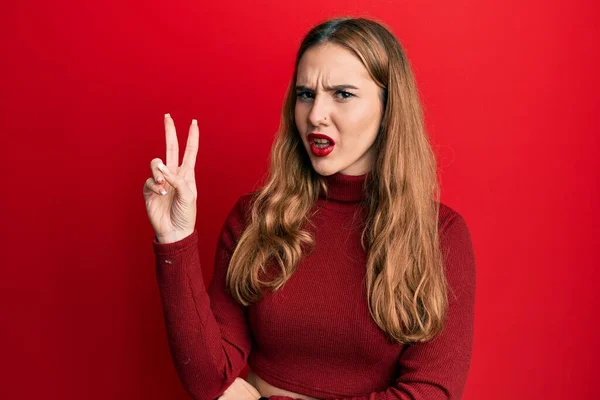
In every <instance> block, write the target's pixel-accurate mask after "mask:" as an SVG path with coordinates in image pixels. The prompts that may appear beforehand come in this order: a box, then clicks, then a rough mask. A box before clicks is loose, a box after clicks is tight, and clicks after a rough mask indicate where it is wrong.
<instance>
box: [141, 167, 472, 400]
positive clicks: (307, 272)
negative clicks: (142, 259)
mask: <svg viewBox="0 0 600 400" xmlns="http://www.w3.org/2000/svg"><path fill="white" fill-rule="evenodd" d="M368 177H370V174H365V175H360V176H349V175H343V174H341V173H336V174H334V175H331V176H328V177H326V179H327V185H328V188H329V193H328V196H327V197H326V196H325V195H324V194H322V195H321V196H320V198H319V199H318V201H317V203H316V204H315V207H316V208H315V210H316V212H315V214H314V215H312V216H311V218H310V223H309V224H306V226H304V227H303V229H305V230H308V231H309V232H311V234H312V235H313V236H314V238H315V241H316V247H315V249H314V251H313V252H312V253H310V254H303V257H302V260H301V261H300V263H299V265H298V268H297V270H296V271H295V272H294V274H293V275H292V276H291V278H290V279H289V280H288V281H287V282H286V284H285V285H284V287H283V288H281V289H280V290H279V291H275V292H271V291H267V290H265V296H264V297H262V298H261V300H260V301H259V302H258V303H255V304H252V305H251V306H249V307H243V306H240V305H239V304H238V303H236V302H235V301H234V300H233V298H232V297H231V296H230V295H229V294H228V291H227V289H226V286H225V274H226V268H227V266H228V261H229V259H230V257H231V254H232V253H233V251H234V249H235V245H236V243H237V239H238V238H239V236H240V234H241V232H242V231H243V229H244V227H245V226H246V224H247V223H248V221H249V217H248V214H247V212H248V210H249V206H250V202H251V199H252V193H248V194H245V195H242V196H240V197H239V198H238V200H237V201H236V203H235V205H234V206H233V208H232V209H231V210H230V211H229V213H228V215H227V218H226V220H225V222H224V223H223V225H222V229H221V231H220V234H219V237H218V241H217V247H216V254H215V260H214V269H213V276H212V280H211V282H210V285H208V288H207V287H206V285H205V282H204V279H203V275H202V271H201V268H200V261H199V253H198V245H199V243H198V232H197V230H195V231H194V232H193V233H192V234H191V235H190V236H188V237H186V238H183V239H182V240H180V241H177V242H173V243H167V244H161V243H158V242H157V240H156V236H155V237H154V238H153V240H152V243H153V247H154V251H155V256H156V277H157V282H158V288H159V292H160V296H161V299H162V306H163V313H164V319H165V326H166V330H167V339H168V343H169V348H170V351H171V355H172V358H173V361H174V364H175V368H176V370H177V373H178V375H179V377H180V379H181V381H182V383H183V386H184V388H185V390H186V391H187V392H188V393H189V394H190V395H191V396H192V398H194V399H197V400H213V399H216V398H218V397H219V396H220V395H221V394H222V393H223V392H224V391H225V390H226V389H227V388H228V387H229V386H230V385H231V384H232V383H233V381H234V380H235V378H236V377H238V376H239V375H240V373H241V371H242V369H243V368H244V367H245V365H246V363H247V364H248V366H249V367H250V368H251V369H252V370H253V371H254V372H255V373H256V374H257V375H258V376H259V377H261V378H262V379H263V380H265V381H267V382H268V383H270V384H272V385H274V386H276V387H279V388H281V389H285V390H288V391H291V392H295V393H300V394H303V395H306V396H311V397H315V398H319V399H340V400H344V399H345V400H350V399H352V400H387V399H402V400H409V399H412V400H438V399H439V400H442V399H444V400H447V399H452V400H457V399H460V398H461V395H462V392H463V388H464V386H465V383H466V379H467V373H468V370H469V366H470V360H471V349H472V343H473V323H474V302H475V258H474V252H473V247H472V243H471V238H470V233H469V230H468V228H467V225H466V223H465V220H464V219H463V218H462V216H461V215H460V214H458V213H457V212H456V211H455V210H453V209H451V208H450V207H449V206H447V205H445V204H443V203H440V213H439V220H438V224H439V231H440V243H441V246H442V250H443V254H444V269H445V273H446V278H447V281H448V285H449V287H448V301H449V308H448V315H447V321H446V326H445V329H444V330H443V331H442V333H441V334H440V336H438V337H436V338H435V339H433V340H431V341H428V342H422V343H412V344H408V345H400V344H394V343H391V342H390V341H388V340H387V339H386V337H385V335H384V332H383V331H382V330H381V329H380V328H379V326H378V325H377V324H376V323H375V322H374V321H373V319H372V317H371V315H370V314H369V308H368V303H367V297H366V288H365V287H364V286H365V285H364V277H365V265H366V252H365V251H364V250H363V249H362V246H361V244H360V235H361V230H362V227H363V226H364V225H363V224H362V222H361V221H362V220H363V218H364V216H365V211H366V208H365V206H364V204H363V203H361V200H363V199H364V195H365V192H364V189H363V184H364V181H365V179H368ZM270 398H271V399H272V400H291V398H290V397H286V396H271V397H270Z"/></svg>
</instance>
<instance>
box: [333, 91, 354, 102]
mask: <svg viewBox="0 0 600 400" xmlns="http://www.w3.org/2000/svg"><path fill="white" fill-rule="evenodd" d="M336 94H343V95H344V96H342V99H344V100H345V99H349V98H350V97H353V96H354V95H353V94H352V93H350V92H346V91H345V90H339V91H337V92H336ZM346 95H347V96H346Z"/></svg>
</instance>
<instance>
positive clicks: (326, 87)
mask: <svg viewBox="0 0 600 400" xmlns="http://www.w3.org/2000/svg"><path fill="white" fill-rule="evenodd" d="M344 89H356V90H358V88H357V87H356V86H352V85H335V86H325V90H327V91H332V90H344ZM303 90H310V91H313V89H312V88H309V87H308V86H305V85H298V86H296V91H303Z"/></svg>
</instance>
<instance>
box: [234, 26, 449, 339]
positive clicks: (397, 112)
mask: <svg viewBox="0 0 600 400" xmlns="http://www.w3.org/2000/svg"><path fill="white" fill-rule="evenodd" d="M325 43H332V44H336V45H339V46H342V47H344V48H346V49H348V50H350V51H351V52H352V53H353V54H355V55H356V57H358V58H359V59H360V60H361V61H362V63H363V64H364V66H365V67H366V69H367V71H368V72H369V74H370V76H371V78H372V79H373V80H374V81H375V83H376V84H377V85H378V86H380V88H381V91H380V93H381V100H382V102H383V105H384V107H383V110H384V112H383V117H382V120H381V125H380V130H379V133H378V135H377V138H376V140H375V146H376V149H377V156H376V161H375V165H374V166H373V169H372V171H370V176H372V180H368V181H369V183H368V184H366V185H365V190H366V192H367V193H366V199H367V201H366V202H365V207H367V209H368V211H367V212H366V213H365V217H366V221H365V224H364V230H363V231H362V235H361V244H362V247H363V249H364V250H365V251H366V252H367V264H366V275H365V280H364V282H365V284H366V290H367V302H368V306H369V312H370V314H371V316H372V318H373V320H374V321H375V322H376V323H377V325H378V326H379V327H380V328H381V329H382V330H383V331H384V332H385V334H386V337H387V338H388V340H389V341H390V342H392V343H409V342H422V341H427V340H431V339H433V338H434V337H435V336H436V335H437V334H439V333H440V332H441V331H442V329H443V326H444V324H445V316H446V312H447V307H448V301H447V293H446V291H447V282H446V277H445V274H444V268H443V256H442V253H441V249H440V243H439V236H438V213H439V184H438V181H437V174H436V160H435V156H434V153H433V151H432V148H431V146H430V143H429V141H428V137H427V134H426V131H425V127H424V118H423V111H422V107H421V103H420V99H419V94H418V90H417V86H416V83H415V79H414V76H413V73H412V70H411V67H410V65H409V61H408V59H407V57H406V55H405V53H404V50H403V48H402V46H401V44H400V43H399V41H398V39H397V38H396V37H395V36H394V35H393V34H392V33H391V31H390V30H389V28H387V27H385V26H384V25H383V24H382V23H380V22H376V21H373V20H369V19H365V18H350V17H343V18H335V19H331V20H327V21H324V22H322V23H320V24H319V25H317V26H315V27H314V28H312V29H311V30H310V31H309V32H308V33H307V34H306V36H305V37H304V39H303V41H302V43H301V45H300V48H299V50H298V52H297V55H296V62H295V68H294V74H293V77H292V79H291V83H290V85H289V87H288V88H287V92H286V97H285V101H284V106H283V110H282V114H281V122H280V125H279V129H278V132H277V135H276V138H275V140H274V143H273V147H272V149H271V154H270V169H269V172H268V176H267V177H266V179H265V181H266V183H264V185H262V187H261V188H260V189H259V190H256V191H255V192H253V196H252V201H251V204H252V205H251V207H249V210H250V211H249V212H248V215H247V218H248V220H249V222H248V224H247V225H246V228H245V229H244V231H243V232H242V234H241V235H240V237H239V239H238V241H237V244H236V248H235V250H234V252H233V254H232V256H231V260H230V263H229V267H228V269H227V278H226V282H227V283H226V285H227V288H228V290H229V292H230V294H231V295H232V297H233V298H234V299H235V300H236V301H237V302H238V303H239V304H242V305H245V306H248V305H250V304H251V303H254V302H256V301H258V300H259V299H260V298H261V297H262V296H263V289H264V288H268V289H269V290H273V291H276V290H278V289H280V288H281V287H282V286H283V285H284V284H285V282H286V281H287V280H288V279H289V278H290V277H291V276H292V274H293V273H294V272H295V270H296V268H297V266H298V263H299V262H300V259H301V258H302V255H303V251H302V249H303V245H307V248H308V249H309V251H312V249H314V244H315V241H314V238H313V237H312V235H311V234H310V233H309V232H307V231H305V230H303V229H302V227H303V225H304V224H305V223H306V222H308V221H309V219H310V217H311V210H312V209H313V206H314V205H315V204H316V201H317V199H318V198H319V195H320V193H322V192H324V193H326V192H327V185H326V181H325V179H324V177H322V176H320V175H319V174H317V173H316V172H315V171H314V169H313V168H312V165H311V162H310V159H309V156H308V154H307V152H306V150H305V148H304V146H303V144H302V141H301V137H300V133H299V132H298V130H297V127H296V124H295V118H294V109H295V101H296V93H295V87H296V75H297V72H298V63H299V61H300V59H301V57H302V55H303V54H304V53H305V52H306V50H308V49H309V48H311V47H313V46H317V45H320V44H325ZM267 265H275V269H276V271H277V273H276V274H272V275H271V276H270V279H265V280H263V279H262V277H264V276H267V275H264V274H266V273H267V270H268V268H267Z"/></svg>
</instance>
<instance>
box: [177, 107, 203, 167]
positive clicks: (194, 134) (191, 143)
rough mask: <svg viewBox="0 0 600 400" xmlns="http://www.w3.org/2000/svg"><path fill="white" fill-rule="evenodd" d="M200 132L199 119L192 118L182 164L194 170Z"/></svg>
mask: <svg viewBox="0 0 600 400" xmlns="http://www.w3.org/2000/svg"><path fill="white" fill-rule="evenodd" d="M199 137H200V132H199V130H198V121H196V120H195V119H193V120H192V124H191V125H190V131H189V133H188V138H187V144H186V145H185V153H184V154H183V162H182V164H181V166H182V167H183V168H186V169H190V170H192V171H193V170H194V168H195V166H196V157H197V156H198V140H199Z"/></svg>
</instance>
